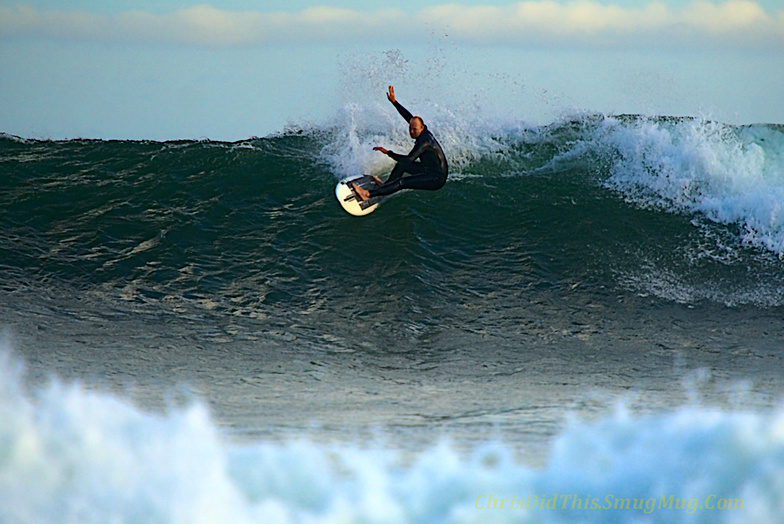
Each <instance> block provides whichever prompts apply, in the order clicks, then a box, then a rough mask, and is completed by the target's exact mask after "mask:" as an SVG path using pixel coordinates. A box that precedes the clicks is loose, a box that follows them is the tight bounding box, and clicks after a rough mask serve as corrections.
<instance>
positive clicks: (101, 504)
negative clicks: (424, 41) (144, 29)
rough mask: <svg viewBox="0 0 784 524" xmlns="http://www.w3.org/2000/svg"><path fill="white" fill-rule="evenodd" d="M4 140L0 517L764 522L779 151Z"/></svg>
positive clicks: (782, 189)
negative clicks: (397, 159) (437, 177)
mask: <svg viewBox="0 0 784 524" xmlns="http://www.w3.org/2000/svg"><path fill="white" fill-rule="evenodd" d="M416 102H419V104H416V103H415V104H414V105H416V106H418V107H417V109H418V112H422V113H423V114H425V115H429V117H428V118H427V123H428V126H429V127H430V128H431V129H432V130H433V131H434V133H435V134H436V136H437V137H438V139H439V141H440V142H441V144H442V145H443V147H444V149H445V151H446V152H447V156H448V161H449V164H450V167H451V168H452V173H451V174H450V178H449V181H448V182H447V185H446V186H445V187H444V188H443V189H442V190H440V191H437V192H423V191H420V192H403V193H401V194H398V195H395V196H394V197H393V198H390V199H388V200H387V201H385V202H384V203H383V204H382V206H381V207H380V208H379V209H378V210H377V211H376V212H375V213H373V214H372V215H371V216H369V217H364V218H354V217H350V216H348V215H347V214H345V213H344V212H343V211H342V210H341V209H340V207H339V206H338V204H337V202H335V201H334V196H333V189H334V185H335V183H336V182H337V181H338V180H340V179H342V178H344V177H346V176H351V175H356V174H360V173H367V174H374V175H379V176H385V175H386V174H387V173H388V171H389V169H390V168H391V163H389V161H388V159H387V158H386V157H384V156H383V155H378V154H377V153H374V152H373V151H372V147H373V146H376V145H383V146H385V147H388V148H391V149H394V150H398V151H405V150H407V149H408V147H410V139H409V138H408V137H407V135H406V130H405V127H404V126H401V125H400V122H399V117H397V116H396V115H395V114H393V113H392V112H391V110H390V109H389V108H386V107H381V106H376V105H373V104H364V105H363V104H348V105H346V106H345V107H344V108H343V109H342V110H340V111H339V112H338V113H337V114H336V115H335V116H334V118H332V119H331V121H330V122H328V123H326V124H319V125H303V126H301V127H296V126H292V127H291V128H289V129H286V130H285V131H283V132H281V133H279V134H275V135H271V136H268V137H262V138H248V139H247V140H242V141H239V142H232V143H228V142H216V141H209V140H200V141H189V140H183V141H170V142H155V141H106V140H71V141H47V140H31V139H25V138H20V137H13V136H10V135H2V136H0V170H1V171H2V180H1V181H0V293H2V297H3V300H2V301H0V302H1V303H0V324H2V326H3V329H4V330H5V333H6V334H5V339H4V341H3V343H2V349H1V350H0V521H2V522H10V523H27V522H80V523H83V522H129V523H130V522H140V523H141V522H145V523H146V522H265V523H267V522H280V523H288V522H292V523H298V522H313V523H315V522H394V523H398V522H401V523H402V522H423V523H424V522H575V521H578V522H668V523H669V522H751V521H753V522H779V521H780V515H781V514H782V513H784V508H783V507H782V501H784V480H783V479H784V463H783V462H782V461H783V460H784V442H783V441H782V438H783V436H784V425H783V424H784V422H783V421H784V412H782V409H781V391H782V386H784V384H783V383H782V382H783V379H782V377H783V375H782V373H781V362H782V357H783V356H784V355H782V341H783V340H784V322H782V320H781V318H782V316H781V313H782V308H784V275H782V258H784V218H782V212H781V211H782V210H781V202H783V201H784V127H782V126H781V125H777V124H752V125H744V126H741V125H730V124H725V123H721V122H717V121H713V120H710V119H706V118H691V117H670V116H642V115H605V114H577V115H570V116H565V117H564V118H560V119H556V120H553V121H551V122H549V123H545V124H543V125H534V124H530V123H526V122H522V121H511V122H510V121H509V119H505V118H490V117H487V116H483V117H481V118H480V117H478V116H476V115H474V116H472V114H471V113H470V112H466V111H464V112H462V113H460V114H456V113H453V112H451V111H450V110H449V109H448V108H445V107H443V106H441V105H438V104H432V103H429V102H427V101H416Z"/></svg>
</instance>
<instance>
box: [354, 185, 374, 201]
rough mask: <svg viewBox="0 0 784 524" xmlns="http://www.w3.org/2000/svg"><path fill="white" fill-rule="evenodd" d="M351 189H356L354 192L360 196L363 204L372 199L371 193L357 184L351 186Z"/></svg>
mask: <svg viewBox="0 0 784 524" xmlns="http://www.w3.org/2000/svg"><path fill="white" fill-rule="evenodd" d="M351 187H352V188H354V192H355V193H356V194H357V195H358V196H359V198H360V199H362V201H363V202H364V201H365V200H367V199H368V198H370V192H369V191H368V190H367V189H363V188H361V187H359V186H358V185H356V184H351Z"/></svg>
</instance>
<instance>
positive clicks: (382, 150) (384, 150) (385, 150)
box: [373, 146, 389, 155]
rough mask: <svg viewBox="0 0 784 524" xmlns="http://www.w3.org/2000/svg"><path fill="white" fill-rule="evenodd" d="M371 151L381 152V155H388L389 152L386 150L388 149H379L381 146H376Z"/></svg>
mask: <svg viewBox="0 0 784 524" xmlns="http://www.w3.org/2000/svg"><path fill="white" fill-rule="evenodd" d="M373 151H381V152H382V153H384V154H385V155H386V154H387V153H389V150H388V149H384V148H383V147H381V146H376V147H374V148H373Z"/></svg>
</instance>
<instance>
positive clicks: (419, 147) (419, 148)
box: [387, 140, 428, 162]
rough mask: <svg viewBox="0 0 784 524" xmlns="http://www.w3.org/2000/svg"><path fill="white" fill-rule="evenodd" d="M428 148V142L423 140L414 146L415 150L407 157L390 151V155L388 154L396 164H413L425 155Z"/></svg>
mask: <svg viewBox="0 0 784 524" xmlns="http://www.w3.org/2000/svg"><path fill="white" fill-rule="evenodd" d="M427 148H428V143H427V141H426V140H422V141H418V142H417V143H416V144H414V149H412V150H411V152H410V153H409V154H407V155H401V154H400V153H395V152H394V151H390V152H389V153H387V156H388V157H389V158H391V159H392V160H394V161H395V162H401V161H403V162H413V161H414V160H416V159H417V158H419V157H420V156H422V153H424V152H425V150H427Z"/></svg>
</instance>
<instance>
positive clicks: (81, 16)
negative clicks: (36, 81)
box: [0, 0, 784, 49]
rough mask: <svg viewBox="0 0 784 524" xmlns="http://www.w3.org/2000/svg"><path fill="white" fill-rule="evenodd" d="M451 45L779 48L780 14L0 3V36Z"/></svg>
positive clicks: (754, 8) (650, 8) (701, 7)
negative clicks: (148, 9)
mask: <svg viewBox="0 0 784 524" xmlns="http://www.w3.org/2000/svg"><path fill="white" fill-rule="evenodd" d="M431 32H432V33H436V34H440V33H444V34H447V35H449V38H451V39H453V40H454V41H457V42H467V43H475V44H503V45H519V46H541V47H553V46H556V47H586V46H587V47H714V48H715V47H718V48H732V47H753V48H773V49H781V48H782V47H784V9H780V10H779V11H778V12H775V13H769V12H767V11H766V10H764V9H763V8H762V7H760V5H759V4H757V3H756V2H754V1H752V0H726V1H723V2H720V3H715V2H708V1H705V0H695V1H694V2H692V3H691V4H688V5H686V6H685V7H682V8H673V7H671V6H669V5H667V4H665V3H662V2H660V1H657V0H652V2H651V3H649V4H648V5H646V6H644V7H640V8H629V7H621V6H618V5H606V4H603V3H599V2H598V1H597V0H574V1H569V2H557V1H554V0H532V1H525V2H520V3H517V4H513V5H510V6H504V7H495V6H481V5H480V6H466V5H461V4H444V5H441V6H437V7H430V8H424V9H421V10H418V11H413V12H405V11H402V10H400V9H376V10H364V11H357V10H351V9H339V8H333V7H326V6H325V7H316V8H310V9H306V10H304V11H300V12H263V11H243V12H239V11H224V10H220V9H216V8H214V7H211V6H209V5H201V6H196V7H191V8H188V9H182V10H179V11H175V12H173V13H169V14H163V15H159V14H151V13H145V12H127V13H123V14H119V15H115V16H107V15H97V14H90V13H84V12H74V11H41V10H37V9H34V8H32V7H29V6H24V5H20V6H16V7H0V38H18V37H26V38H54V39H65V40H87V41H119V42H131V43H151V44H172V43H175V44H182V45H200V46H247V45H270V44H281V43H284V44H305V45H310V44H329V43H349V42H367V43H385V44H390V43H407V42H408V43H410V42H411V41H415V40H417V39H420V38H422V37H423V35H425V36H426V35H428V34H430V33H431Z"/></svg>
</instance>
